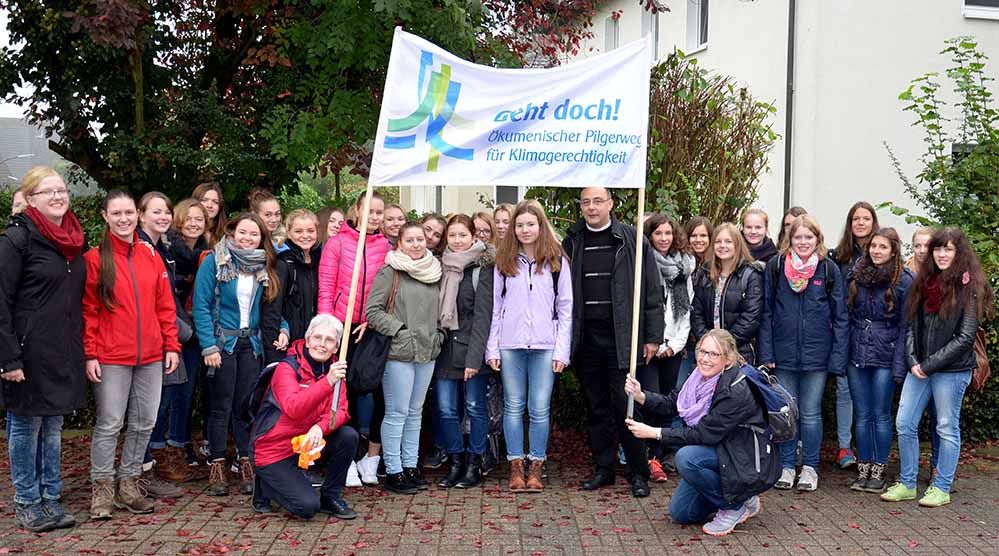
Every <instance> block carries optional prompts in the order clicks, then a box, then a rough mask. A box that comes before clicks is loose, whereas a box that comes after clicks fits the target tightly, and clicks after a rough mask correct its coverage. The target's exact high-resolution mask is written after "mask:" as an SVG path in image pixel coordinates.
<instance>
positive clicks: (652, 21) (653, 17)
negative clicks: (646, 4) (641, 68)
mask: <svg viewBox="0 0 999 556" xmlns="http://www.w3.org/2000/svg"><path fill="white" fill-rule="evenodd" d="M649 34H651V35H652V63H653V64H654V63H656V61H657V60H658V59H659V12H658V11H656V12H653V11H652V10H645V11H643V12H642V36H643V37H644V36H646V35H649Z"/></svg>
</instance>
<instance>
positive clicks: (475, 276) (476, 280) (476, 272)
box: [472, 265, 482, 292]
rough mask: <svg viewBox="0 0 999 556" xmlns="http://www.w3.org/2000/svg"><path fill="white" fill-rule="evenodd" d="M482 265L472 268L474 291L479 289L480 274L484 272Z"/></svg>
mask: <svg viewBox="0 0 999 556" xmlns="http://www.w3.org/2000/svg"><path fill="white" fill-rule="evenodd" d="M481 271H482V266H481V265H479V266H476V267H475V268H473V269H472V291H473V292H477V291H479V275H480V274H482V272H481Z"/></svg>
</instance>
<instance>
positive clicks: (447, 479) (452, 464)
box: [437, 454, 465, 488]
mask: <svg viewBox="0 0 999 556" xmlns="http://www.w3.org/2000/svg"><path fill="white" fill-rule="evenodd" d="M464 474H465V454H453V455H451V456H450V457H448V459H447V475H445V476H444V478H443V479H441V480H440V482H438V483H437V486H439V487H441V488H451V487H453V486H455V485H457V484H458V482H459V481H461V478H462V477H463V476H464Z"/></svg>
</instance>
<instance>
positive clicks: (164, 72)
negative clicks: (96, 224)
mask: <svg viewBox="0 0 999 556" xmlns="http://www.w3.org/2000/svg"><path fill="white" fill-rule="evenodd" d="M601 3H602V2H599V1H590V0H582V1H572V2H566V1H560V0H531V1H515V0H312V1H305V0H289V1H279V0H271V1H267V0H214V1H213V0H179V1H178V0H42V1H39V0H0V7H2V8H3V9H5V10H6V11H7V12H8V14H9V24H8V30H9V32H10V37H11V42H12V44H14V45H15V46H14V47H13V48H6V49H4V50H3V51H2V52H0V96H2V97H3V98H4V99H5V100H7V101H8V102H15V103H19V104H21V105H22V106H25V107H26V116H27V118H28V119H29V121H31V122H32V123H35V124H38V125H40V126H42V127H43V128H44V129H45V130H46V132H47V133H49V134H50V142H49V145H50V148H51V149H52V150H53V151H55V152H56V153H58V154H60V155H61V156H63V157H64V158H65V159H67V160H69V161H70V162H72V163H74V164H76V165H78V166H79V167H80V169H81V170H82V171H83V172H85V173H86V174H87V175H89V176H90V177H91V178H93V179H94V180H95V181H96V182H97V183H98V184H99V185H100V186H101V187H103V188H105V189H107V188H112V187H121V188H125V189H128V190H130V191H132V192H133V193H141V192H144V191H148V190H153V189H156V190H160V191H163V192H165V193H167V194H168V195H170V196H172V197H174V198H182V197H184V196H186V195H188V194H190V191H191V189H192V188H193V187H194V185H195V184H197V183H199V182H200V181H204V180H206V179H214V180H216V181H218V182H220V183H221V184H222V185H223V186H224V189H225V191H226V196H227V198H228V199H229V201H230V203H232V202H235V203H236V205H239V204H240V203H241V202H242V200H243V197H244V192H245V191H246V190H247V189H249V188H251V187H255V186H266V187H271V188H273V189H275V190H277V189H280V188H281V187H283V186H285V185H287V184H290V183H292V182H293V181H294V180H295V177H296V176H297V175H298V173H299V172H300V171H303V170H309V171H315V170H318V171H319V172H321V173H323V174H325V173H326V172H328V171H334V172H337V173H339V172H340V171H341V170H342V169H345V168H348V169H356V170H357V171H358V172H361V173H364V172H365V170H366V166H367V163H368V160H367V159H368V158H369V157H370V152H369V151H370V148H366V146H368V147H369V146H370V142H371V141H372V140H373V138H374V135H375V131H376V126H377V120H378V110H379V107H380V104H381V98H380V97H381V94H382V87H383V84H384V81H385V72H386V68H387V66H388V58H389V52H390V50H391V41H392V33H393V29H394V28H395V27H396V26H402V27H403V28H405V29H407V30H408V31H410V32H413V33H415V34H418V35H420V36H423V37H425V38H427V39H428V40H430V41H433V42H435V43H437V44H439V45H441V46H442V47H444V48H446V49H448V50H450V51H452V52H455V53H457V54H459V55H461V56H464V57H466V58H468V59H471V60H474V61H476V62H478V63H484V64H490V65H497V66H504V67H520V66H524V65H552V64H555V63H557V62H558V60H559V58H560V57H561V56H564V55H565V54H566V53H571V52H574V51H578V49H579V48H580V44H581V43H582V41H583V40H584V39H585V38H587V37H588V36H589V31H588V28H589V25H590V23H591V18H592V16H593V14H594V12H595V10H596V9H597V8H598V7H599V5H600V4H601Z"/></svg>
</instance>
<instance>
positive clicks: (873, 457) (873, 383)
mask: <svg viewBox="0 0 999 556" xmlns="http://www.w3.org/2000/svg"><path fill="white" fill-rule="evenodd" d="M846 376H847V378H848V379H849V380H850V392H852V394H853V409H854V412H855V417H856V420H855V421H854V428H855V430H856V433H857V457H858V458H860V461H868V462H874V463H880V464H885V463H888V452H890V451H891V436H892V433H893V432H894V431H892V426H891V402H892V397H893V396H894V395H895V379H894V377H893V376H892V370H891V369H888V368H878V367H854V366H853V365H850V366H849V367H847V369H846Z"/></svg>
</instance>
